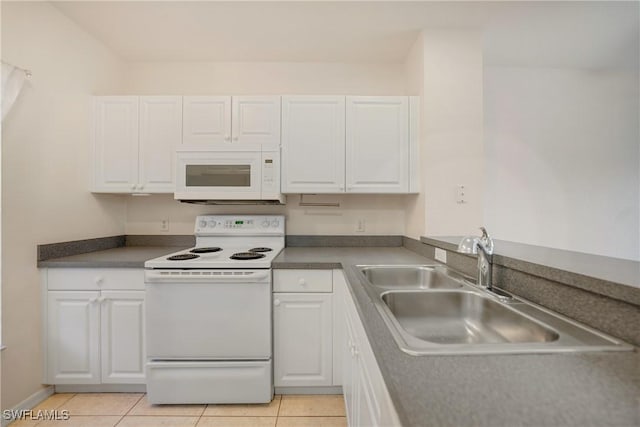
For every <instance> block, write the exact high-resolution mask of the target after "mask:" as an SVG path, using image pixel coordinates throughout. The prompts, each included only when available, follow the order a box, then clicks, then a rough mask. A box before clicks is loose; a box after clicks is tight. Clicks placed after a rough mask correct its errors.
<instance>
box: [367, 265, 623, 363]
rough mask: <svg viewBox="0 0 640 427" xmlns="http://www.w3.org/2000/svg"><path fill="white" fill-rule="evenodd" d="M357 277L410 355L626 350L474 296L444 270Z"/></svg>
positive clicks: (483, 294) (512, 300)
mask: <svg viewBox="0 0 640 427" xmlns="http://www.w3.org/2000/svg"><path fill="white" fill-rule="evenodd" d="M357 270H358V271H359V273H360V274H361V277H362V281H363V283H364V284H365V290H366V292H367V293H368V294H369V295H370V297H371V298H372V300H373V302H374V304H375V306H376V308H377V310H378V311H379V313H380V314H381V315H382V319H383V320H384V322H385V324H386V325H387V327H388V328H389V331H390V332H391V334H392V336H393V338H394V339H395V340H396V343H397V344H398V346H399V347H400V349H401V350H403V351H404V352H406V353H409V354H412V355H434V354H455V355H457V354H517V353H524V354H528V353H557V352H582V351H629V350H633V347H632V346H630V345H628V344H626V343H624V342H622V341H620V340H618V339H616V338H614V337H611V336H609V335H607V334H604V333H602V332H599V331H596V330H595V329H592V328H589V327H588V326H585V325H582V324H580V323H578V322H576V321H574V320H572V319H569V318H567V317H564V316H562V315H560V314H558V313H555V312H553V311H551V310H548V309H546V308H544V307H541V306H538V305H536V304H534V303H532V302H530V301H527V300H525V299H523V298H520V297H517V296H513V295H508V294H506V295H507V297H505V296H504V293H503V295H500V294H495V293H491V292H488V291H486V290H484V289H481V288H479V287H477V286H475V284H474V283H473V282H472V281H471V280H470V279H469V278H468V277H466V276H463V275H461V274H459V273H456V272H455V271H453V270H451V269H449V268H447V267H446V266H442V265H399V266H392V265H360V266H357Z"/></svg>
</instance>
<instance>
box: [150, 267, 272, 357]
mask: <svg viewBox="0 0 640 427" xmlns="http://www.w3.org/2000/svg"><path fill="white" fill-rule="evenodd" d="M145 297H146V300H145V304H146V322H145V331H146V338H147V358H148V359H150V360H267V359H269V358H270V357H271V270H147V271H145Z"/></svg>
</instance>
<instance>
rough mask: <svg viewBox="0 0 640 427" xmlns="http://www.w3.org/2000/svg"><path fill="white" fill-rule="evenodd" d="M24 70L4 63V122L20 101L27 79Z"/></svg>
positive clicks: (0, 94) (2, 94) (1, 94)
mask: <svg viewBox="0 0 640 427" xmlns="http://www.w3.org/2000/svg"><path fill="white" fill-rule="evenodd" d="M26 77H27V76H26V74H25V72H24V70H22V69H20V68H17V67H14V66H13V65H9V64H5V63H2V93H0V96H2V120H3V121H4V118H5V116H6V115H7V113H8V112H9V110H11V107H12V106H13V103H14V102H16V99H18V95H19V94H20V90H21V89H22V85H23V84H24V81H25V79H26Z"/></svg>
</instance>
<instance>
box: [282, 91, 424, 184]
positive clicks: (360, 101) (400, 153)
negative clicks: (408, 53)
mask: <svg viewBox="0 0 640 427" xmlns="http://www.w3.org/2000/svg"><path fill="white" fill-rule="evenodd" d="M418 106H419V98H417V97H408V96H347V97H344V96H285V97H283V98H282V173H281V176H282V192H283V193H417V192H418V184H419V175H420V174H419V153H418V145H419V144H418V136H419V128H418V124H419V115H418Z"/></svg>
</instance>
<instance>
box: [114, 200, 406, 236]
mask: <svg viewBox="0 0 640 427" xmlns="http://www.w3.org/2000/svg"><path fill="white" fill-rule="evenodd" d="M406 197H407V196H404V195H395V196H392V195H349V196H346V195H341V196H334V195H322V196H321V195H318V196H306V195H305V202H306V201H314V202H315V201H325V202H338V203H340V207H314V208H309V207H302V206H299V204H298V203H299V201H300V196H299V195H291V196H288V197H287V204H286V206H200V205H192V204H186V203H180V202H177V201H175V200H173V196H172V195H154V196H148V197H132V198H130V200H129V203H128V205H127V226H126V227H127V228H126V233H127V234H162V233H163V232H162V231H160V221H161V220H162V219H168V220H169V232H168V234H193V226H194V222H193V220H194V218H195V216H196V215H199V214H207V213H215V214H235V213H240V214H279V215H286V233H287V234H311V235H321V234H325V235H326V234H330V235H350V234H354V235H355V234H363V235H371V234H373V235H375V234H377V235H402V234H404V206H405V199H406ZM359 219H363V220H364V221H365V228H366V230H365V232H364V233H357V232H356V225H357V223H358V220H359Z"/></svg>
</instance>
